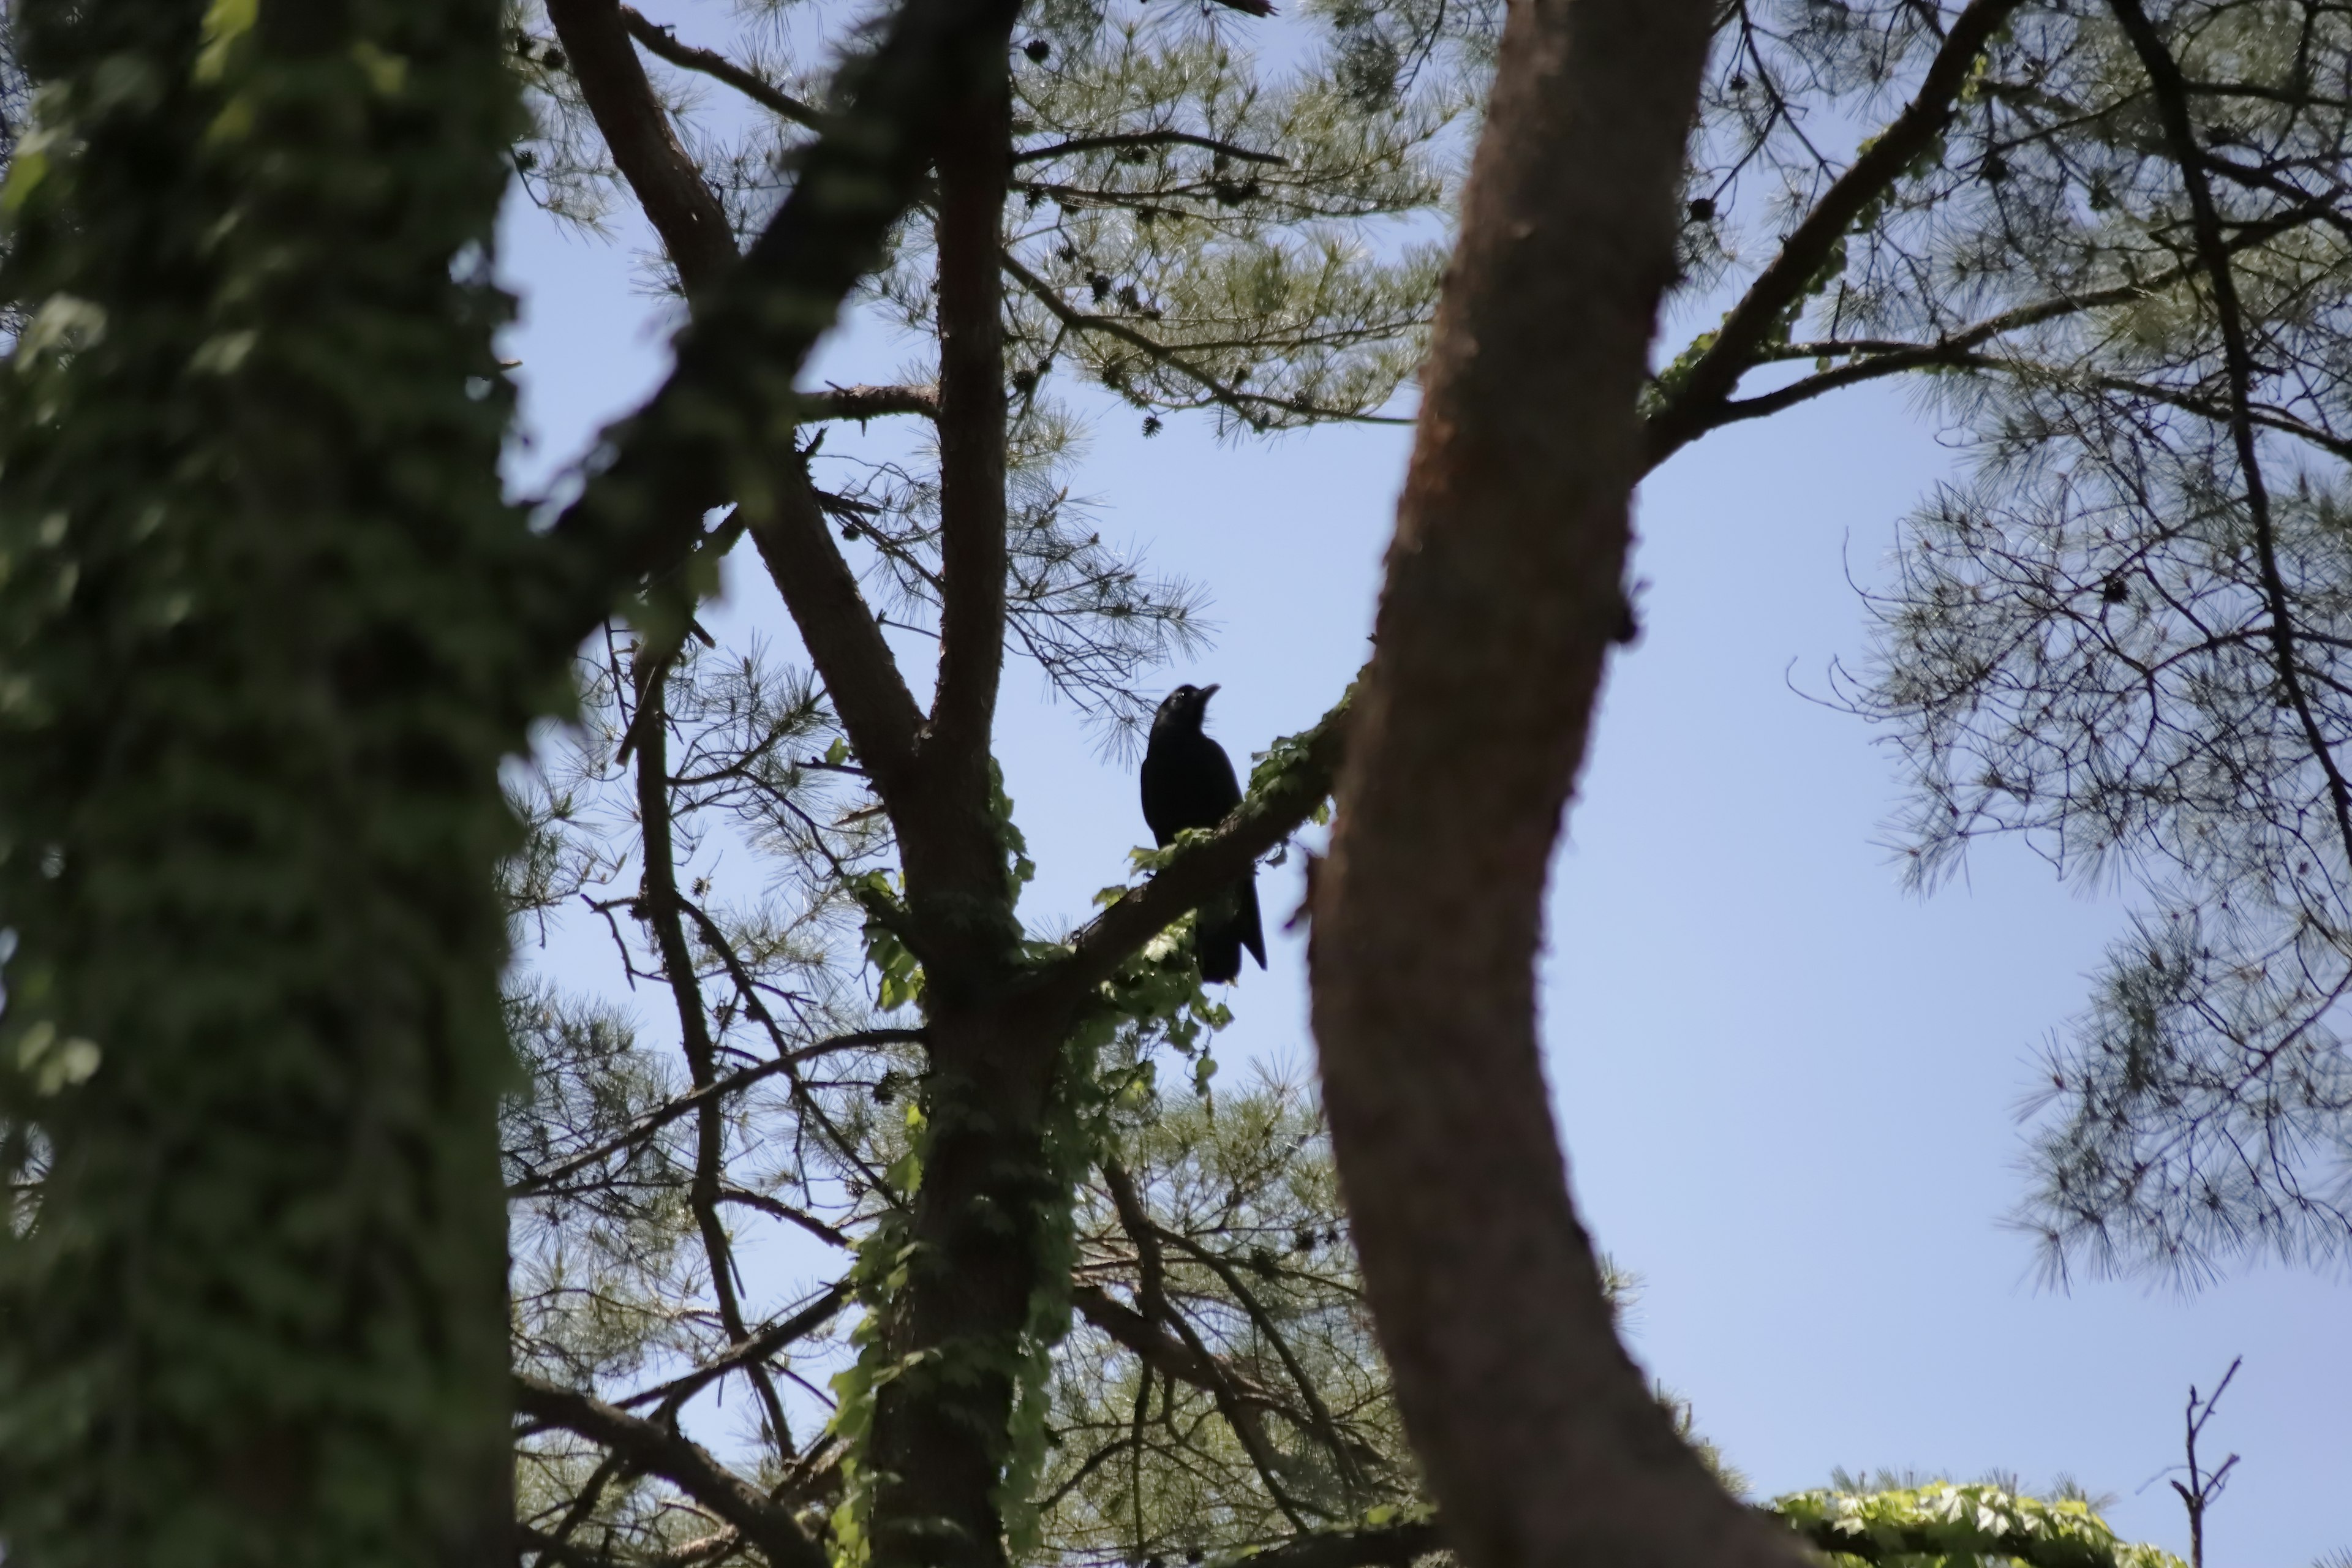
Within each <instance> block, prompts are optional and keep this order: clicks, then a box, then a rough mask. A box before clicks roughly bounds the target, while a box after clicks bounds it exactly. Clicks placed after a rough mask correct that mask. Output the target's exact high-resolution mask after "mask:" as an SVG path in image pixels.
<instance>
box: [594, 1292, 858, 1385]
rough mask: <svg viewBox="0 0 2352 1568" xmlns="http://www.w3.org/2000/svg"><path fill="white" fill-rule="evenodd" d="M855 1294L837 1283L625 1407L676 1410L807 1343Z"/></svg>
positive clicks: (836, 1315)
mask: <svg viewBox="0 0 2352 1568" xmlns="http://www.w3.org/2000/svg"><path fill="white" fill-rule="evenodd" d="M854 1294H855V1292H854V1291H853V1290H852V1289H851V1287H850V1283H849V1281H848V1280H846V1279H843V1280H839V1281H836V1282H835V1284H834V1285H832V1286H831V1287H829V1288H828V1289H826V1290H825V1292H824V1294H823V1295H821V1296H819V1297H818V1298H817V1299H816V1300H814V1301H812V1302H810V1303H809V1304H808V1305H807V1306H805V1307H803V1308H802V1309H801V1310H799V1311H797V1312H794V1313H793V1315H792V1316H791V1317H789V1318H785V1319H783V1320H782V1321H779V1322H775V1323H771V1324H770V1325H769V1326H768V1327H766V1328H764V1329H761V1330H760V1331H757V1332H756V1333H754V1334H752V1335H751V1338H750V1339H747V1340H745V1341H744V1342H742V1343H741V1344H740V1345H737V1346H735V1347H734V1348H733V1349H732V1350H730V1351H729V1352H727V1353H726V1354H725V1355H723V1356H719V1357H718V1358H717V1359H716V1360H713V1361H709V1362H706V1363H703V1364H702V1365H700V1366H698V1367H696V1368H695V1369H694V1370H693V1371H692V1372H689V1373H686V1374H685V1375H683V1376H681V1377H677V1378H673V1379H672V1380H671V1381H669V1382H667V1383H665V1384H661V1385H660V1386H659V1387H657V1388H649V1389H646V1390H645V1391H644V1392H643V1393H641V1394H631V1395H629V1397H628V1398H626V1399H625V1400H623V1401H622V1402H621V1403H622V1404H623V1405H656V1406H657V1407H659V1408H661V1409H665V1410H676V1409H677V1408H678V1407H679V1406H680V1405H684V1404H685V1403H686V1402H687V1401H688V1400H689V1399H691V1398H693V1397H694V1396H695V1395H696V1394H699V1393H700V1392H701V1391H702V1390H703V1389H705V1388H708V1387H709V1385H710V1384H714V1383H716V1382H718V1381H719V1379H720V1378H722V1377H724V1376H726V1375H727V1374H728V1373H730V1372H733V1371H735V1370H736V1369H737V1368H738V1367H743V1366H750V1365H751V1364H753V1363H757V1362H764V1361H767V1360H768V1359H770V1358H771V1357H772V1356H773V1355H774V1354H775V1353H776V1352H778V1351H781V1350H782V1349H783V1348H784V1347H785V1346H786V1345H788V1344H791V1343H792V1342H793V1341H795V1340H803V1339H806V1338H807V1337H808V1336H809V1335H811V1334H813V1333H814V1332H816V1331H818V1330H819V1329H821V1328H823V1327H824V1326H825V1324H827V1323H829V1322H831V1321H833V1320H834V1319H835V1318H836V1317H838V1316H839V1315H840V1313H841V1310H842V1309H843V1308H844V1307H846V1306H848V1305H849V1303H850V1300H851V1299H852V1297H853V1296H854Z"/></svg>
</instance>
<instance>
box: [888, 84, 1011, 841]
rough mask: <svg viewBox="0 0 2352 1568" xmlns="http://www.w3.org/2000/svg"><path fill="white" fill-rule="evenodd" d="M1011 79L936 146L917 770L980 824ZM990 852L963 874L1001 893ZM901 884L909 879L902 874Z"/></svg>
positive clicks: (965, 103) (974, 92)
mask: <svg viewBox="0 0 2352 1568" xmlns="http://www.w3.org/2000/svg"><path fill="white" fill-rule="evenodd" d="M1012 113H1013V80H1012V76H1011V73H1010V72H1009V71H1007V70H1005V69H1004V68H1003V66H1002V65H1000V66H999V67H998V68H996V69H994V70H992V71H990V72H989V73H987V74H986V75H985V76H984V77H976V78H975V79H973V80H972V81H971V84H970V86H969V88H968V89H967V90H966V91H965V92H964V93H963V94H962V95H961V101H960V102H958V103H957V104H956V106H955V107H954V108H953V110H951V111H950V117H949V120H948V122H947V125H946V126H945V128H944V129H943V130H942V132H941V134H940V153H939V175H940V206H939V219H938V222H937V223H936V224H935V225H934V228H935V231H936V239H937V244H938V247H939V328H940V414H939V432H940V437H939V448H940V498H939V507H940V574H941V576H942V577H943V579H944V583H943V584H942V587H941V591H940V666H939V685H938V696H937V697H936V699H935V700H933V702H932V704H931V727H930V733H929V738H928V739H927V740H926V741H925V742H924V743H923V752H924V766H925V770H926V772H927V773H929V775H930V778H931V782H933V783H935V784H937V785H938V786H939V788H940V791H941V793H942V795H943V796H944V800H943V801H942V804H945V805H948V808H949V809H950V811H952V812H954V813H955V814H957V815H958V816H965V817H967V818H969V819H971V820H972V821H974V822H978V823H981V824H985V822H986V820H987V811H988V787H989V771H988V758H987V753H988V747H989V736H990V732H991V731H992V727H993V725H994V722H995V717H996V697H997V691H998V689H999V686H1000V684H1001V677H1002V675H1003V668H1004V572H1005V542H1004V528H1005V517H1004V430H1005V407H1004V274H1003V271H1002V270H1001V269H1000V268H999V267H998V265H997V263H998V258H1000V256H1001V255H1002V254H1003V237H1004V191H1005V181H1006V178H1007V175H1008V174H1009V172H1010V171H1009V163H1008V161H1007V160H1008V153H1007V151H1006V150H1007V148H1008V147H1009V146H1010V144H1011V142H1012ZM965 837H976V838H977V839H979V840H984V841H986V842H987V843H988V845H989V847H990V848H991V850H992V851H993V840H994V835H993V834H992V833H990V832H987V831H985V830H984V829H983V830H982V831H981V832H980V833H978V834H977V835H965ZM983 860H984V861H985V862H986V863H984V864H980V865H975V866H972V867H971V868H968V869H969V871H970V873H971V874H972V875H975V876H977V877H980V878H983V879H992V880H997V881H1001V880H1002V877H1001V873H999V872H998V871H997V869H996V865H995V860H996V858H995V856H994V854H993V853H991V854H989V855H988V856H986V857H984V858H983ZM908 874H909V878H910V885H911V879H912V877H913V870H912V868H910V869H909V873H908Z"/></svg>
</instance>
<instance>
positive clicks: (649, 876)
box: [636, 660, 791, 1455]
mask: <svg viewBox="0 0 2352 1568" xmlns="http://www.w3.org/2000/svg"><path fill="white" fill-rule="evenodd" d="M637 673H638V680H639V686H638V691H637V714H638V726H637V729H638V735H637V763H636V771H637V826H638V830H639V837H640V838H641V840H642V844H643V847H642V850H641V852H640V855H639V858H640V859H641V860H642V861H643V862H644V867H643V874H644V886H645V894H644V898H643V900H642V907H643V908H644V910H645V912H646V921H647V923H649V924H650V925H651V926H652V927H653V930H654V941H655V943H656V946H657V947H658V948H659V950H660V952H661V961H662V969H663V970H664V971H665V973H666V974H667V978H668V980H669V988H670V995H671V996H672V998H673V999H674V1000H675V1001H676V1003H677V1018H678V1034H679V1043H680V1047H681V1048H682V1049H683V1051H684V1053H685V1056H686V1068H687V1071H688V1074H690V1075H691V1076H692V1078H693V1080H694V1087H695V1089H697V1090H698V1091H701V1090H707V1089H709V1088H710V1087H711V1086H712V1085H714V1084H715V1083H717V1082H718V1081H719V1053H718V1049H717V1047H716V1045H715V1044H714V1042H713V1041H712V1040H711V1037H710V1023H709V1017H708V1016H707V1015H705V1013H704V1012H703V1009H702V985H701V983H700V982H699V981H698V979H697V978H696V976H695V963H694V952H693V950H692V949H691V948H690V947H688V944H687V940H686V922H685V921H684V919H683V918H682V908H683V904H684V900H681V899H680V898H679V897H678V891H677V862H676V859H675V856H676V854H677V847H676V836H675V834H674V833H673V832H672V827H671V818H670V804H669V712H668V700H667V698H668V689H669V670H668V668H667V665H666V664H665V663H663V662H662V661H659V660H655V661H652V662H649V663H647V664H646V665H645V667H644V668H642V669H641V670H639V671H638V672H637ZM726 1162H727V1119H726V1107H725V1105H724V1104H723V1103H722V1102H721V1101H720V1100H719V1099H718V1097H716V1096H715V1095H709V1094H705V1095H704V1097H703V1100H702V1102H701V1103H700V1104H699V1105H698V1106H696V1107H695V1150H694V1175H693V1177H692V1179H691V1181H690V1182H689V1183H688V1187H687V1207H688V1210H690V1211H691V1212H692V1214H693V1215H694V1224H695V1228H696V1230H697V1231H698V1233H699V1234H700V1236H701V1237H702V1252H703V1258H704V1259H705V1261H706V1262H707V1263H708V1264H709V1268H710V1293H711V1296H712V1298H713V1299H714V1300H717V1302H718V1304H719V1323H720V1325H721V1326H722V1327H724V1328H725V1329H726V1331H727V1338H728V1340H729V1342H730V1343H731V1344H739V1345H740V1344H741V1343H742V1342H744V1341H745V1340H747V1339H749V1338H750V1337H751V1330H750V1329H749V1328H748V1327H747V1326H746V1325H745V1323H744V1321H743V1307H742V1303H741V1302H740V1300H737V1299H736V1294H735V1283H736V1281H735V1251H734V1244H733V1242H732V1240H731V1239H730V1237H728V1234H727V1226H726V1225H725V1224H724V1223H723V1222H722V1221H721V1220H720V1219H719V1175H720V1172H721V1170H722V1168H723V1167H724V1166H725V1164H726ZM746 1370H747V1372H748V1373H749V1374H750V1376H751V1383H752V1385H753V1388H754V1390H755V1391H756V1392H757V1393H758V1394H759V1396H760V1400H761V1404H763V1405H766V1406H767V1410H768V1422H769V1435H770V1438H771V1440H772V1442H773V1443H774V1444H775V1445H776V1451H777V1453H778V1454H780V1455H781V1454H784V1453H789V1452H790V1451H791V1432H790V1428H788V1427H787V1426H785V1424H784V1405H783V1401H782V1398H780V1397H779V1396H778V1394H777V1393H776V1388H775V1384H773V1383H772V1382H771V1381H770V1379H769V1377H768V1375H767V1372H766V1369H764V1368H762V1367H761V1366H759V1365H758V1364H756V1363H754V1364H752V1365H751V1366H750V1367H748V1368H747V1369H746Z"/></svg>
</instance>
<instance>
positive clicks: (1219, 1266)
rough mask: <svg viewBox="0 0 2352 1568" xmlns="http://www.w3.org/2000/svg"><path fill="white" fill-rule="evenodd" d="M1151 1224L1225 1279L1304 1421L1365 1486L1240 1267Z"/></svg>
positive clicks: (1336, 1425) (1311, 1384)
mask: <svg viewBox="0 0 2352 1568" xmlns="http://www.w3.org/2000/svg"><path fill="white" fill-rule="evenodd" d="M1153 1228H1154V1229H1156V1230H1158V1231H1159V1234H1160V1239H1161V1240H1163V1241H1167V1242H1171V1243H1173V1244H1174V1245H1175V1246H1176V1247H1181V1249H1183V1250H1184V1251H1186V1252H1189V1253H1191V1254H1192V1257H1193V1258H1194V1260H1195V1261H1197V1262H1199V1263H1200V1264H1202V1266H1203V1267H1205V1268H1208V1270H1209V1271H1210V1272H1211V1273H1213V1274H1214V1275H1216V1277H1217V1278H1218V1279H1222V1280H1223V1281H1224V1285H1225V1289H1228V1290H1230V1291H1232V1292H1233V1296H1234V1300H1236V1301H1239V1302H1240V1303H1241V1304H1242V1310H1243V1311H1244V1312H1245V1313H1246V1314H1248V1316H1249V1321H1250V1322H1251V1323H1252V1324H1253V1325H1254V1326H1255V1328H1256V1329H1257V1331H1258V1332H1259V1333H1260V1334H1261V1335H1263V1336H1264V1337H1265V1342H1267V1343H1268V1344H1270V1345H1272V1346H1273V1347H1274V1353H1275V1359H1276V1360H1277V1361H1279V1362H1281V1363H1282V1368H1283V1370H1284V1371H1285V1372H1286V1373H1289V1374H1290V1382H1291V1385H1292V1386H1293V1387H1295V1388H1297V1390H1298V1397H1299V1400H1300V1402H1301V1403H1302V1404H1303V1405H1305V1406H1306V1409H1307V1425H1309V1426H1312V1427H1313V1428H1314V1430H1315V1434H1316V1436H1318V1437H1319V1438H1321V1439H1322V1442H1323V1446H1324V1447H1325V1448H1327V1449H1328V1450H1329V1451H1330V1455H1331V1459H1332V1462H1333V1463H1334V1464H1335V1465H1337V1466H1338V1467H1339V1473H1340V1474H1341V1475H1342V1476H1343V1477H1345V1478H1346V1479H1348V1480H1349V1483H1350V1484H1352V1485H1353V1486H1355V1487H1356V1488H1359V1489H1365V1488H1366V1485H1367V1483H1366V1481H1365V1478H1364V1475H1363V1472H1362V1470H1361V1469H1360V1468H1359V1467H1358V1465H1357V1464H1356V1460H1355V1456H1354V1455H1353V1454H1351V1453H1350V1452H1349V1449H1348V1445H1347V1443H1346V1442H1345V1441H1344V1440H1342V1439H1341V1437H1340V1436H1339V1423H1338V1422H1336V1421H1334V1420H1332V1419H1331V1410H1330V1407H1329V1406H1328V1405H1325V1404H1324V1403H1323V1396H1322V1394H1319V1393H1318V1392H1317V1391H1316V1388H1315V1380H1314V1379H1312V1378H1310V1377H1308V1376H1307V1369H1306V1368H1305V1367H1303V1366H1301V1365H1300V1364H1299V1362H1298V1356H1297V1352H1294V1351H1293V1350H1292V1349H1291V1348H1290V1341H1289V1340H1288V1338H1287V1337H1286V1336H1285V1335H1284V1334H1283V1332H1282V1327H1281V1325H1280V1324H1278V1323H1276V1321H1274V1314H1273V1313H1271V1312H1269V1311H1267V1310H1265V1303H1263V1302H1261V1301H1260V1300H1258V1299H1257V1293H1256V1292H1255V1291H1254V1290H1252V1289H1250V1288H1249V1287H1248V1286H1247V1285H1245V1284H1244V1283H1243V1282H1242V1277H1241V1271H1240V1270H1239V1269H1237V1268H1234V1266H1233V1264H1232V1263H1231V1262H1229V1261H1228V1260H1227V1259H1225V1258H1223V1257H1221V1256H1219V1255H1218V1254H1217V1253H1216V1252H1214V1251H1213V1250H1212V1249H1210V1248H1208V1247H1202V1245H1201V1244H1200V1243H1198V1242H1196V1241H1194V1240H1192V1238H1191V1237H1187V1236H1182V1235H1180V1234H1178V1233H1177V1232H1175V1231H1171V1230H1167V1229H1164V1228H1161V1227H1158V1226H1154V1227H1153Z"/></svg>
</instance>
